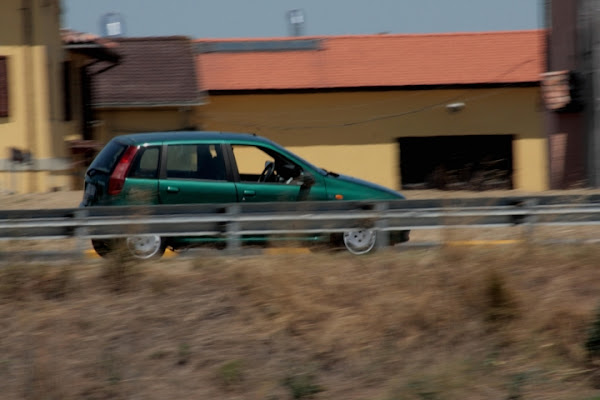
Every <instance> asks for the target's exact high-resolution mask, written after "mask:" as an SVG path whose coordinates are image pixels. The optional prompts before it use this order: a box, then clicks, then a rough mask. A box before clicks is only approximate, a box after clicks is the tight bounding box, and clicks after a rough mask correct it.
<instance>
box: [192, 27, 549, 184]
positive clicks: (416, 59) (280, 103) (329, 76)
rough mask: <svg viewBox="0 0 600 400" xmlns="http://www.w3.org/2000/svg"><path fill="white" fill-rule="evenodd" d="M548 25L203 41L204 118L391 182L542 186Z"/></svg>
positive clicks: (210, 124) (206, 123)
mask: <svg viewBox="0 0 600 400" xmlns="http://www.w3.org/2000/svg"><path fill="white" fill-rule="evenodd" d="M543 35H544V32H543V31H515V32H488V33H470V34H469V33H468V34H436V35H370V36H342V37H305V38H284V39H255V40H237V39H236V40H199V41H197V43H196V46H197V53H198V55H197V68H198V79H199V87H200V88H201V89H203V90H206V91H207V92H208V94H209V102H208V104H207V105H204V106H201V107H198V108H197V112H198V117H197V118H198V121H200V123H201V125H202V127H203V128H204V129H207V130H225V131H242V132H254V133H257V134H259V135H262V136H266V137H268V138H271V139H273V140H275V141H277V142H279V143H281V144H283V145H284V146H286V147H288V148H290V150H292V151H294V152H296V153H298V154H299V155H301V156H303V157H304V158H306V159H308V160H309V161H311V162H312V163H314V164H316V165H319V166H322V167H323V168H326V169H328V170H333V171H336V172H339V173H344V174H349V175H354V176H357V177H360V178H364V179H367V180H371V181H374V182H377V183H380V184H383V185H385V186H388V187H390V188H394V189H403V190H406V189H411V188H432V187H438V188H445V189H475V190H480V189H492V188H514V189H521V190H527V191H541V190H545V189H547V188H548V160H547V140H546V137H545V133H544V128H543V123H542V112H541V111H542V110H541V107H540V104H539V103H540V102H539V97H540V89H539V79H540V73H541V72H542V71H543V64H544V61H543V60H544V53H543Z"/></svg>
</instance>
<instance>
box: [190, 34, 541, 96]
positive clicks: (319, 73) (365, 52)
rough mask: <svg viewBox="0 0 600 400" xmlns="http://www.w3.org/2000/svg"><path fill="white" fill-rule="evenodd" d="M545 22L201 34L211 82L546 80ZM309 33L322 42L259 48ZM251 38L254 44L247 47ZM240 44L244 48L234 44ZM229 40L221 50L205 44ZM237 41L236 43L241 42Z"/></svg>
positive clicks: (201, 62) (342, 84)
mask: <svg viewBox="0 0 600 400" xmlns="http://www.w3.org/2000/svg"><path fill="white" fill-rule="evenodd" d="M544 35H545V31H544V30H528V31H502V32H481V33H446V34H414V35H368V36H328V37H294V38H276V39H226V40H220V39H201V40H197V41H196V43H197V45H198V46H199V49H200V51H199V52H198V55H197V61H198V62H197V70H198V79H199V86H200V87H201V88H202V89H204V90H255V89H311V88H352V87H381V86H413V85H455V84H487V83H489V84H494V83H525V82H539V80H540V73H542V72H543V69H544V64H545V63H544V59H545V49H544ZM298 40H307V41H311V40H312V41H317V42H319V43H320V46H319V47H320V49H316V50H299V49H296V50H287V51H286V50H282V49H281V48H279V49H275V50H273V49H272V50H271V51H268V50H262V51H256V50H255V51H252V46H253V45H254V48H256V46H255V44H256V43H260V42H263V43H265V44H267V45H275V46H279V47H281V46H285V43H286V42H289V43H290V44H293V42H294V41H298ZM244 43H247V44H248V48H247V49H245V50H240V48H239V46H240V45H241V46H243V45H244ZM232 44H233V45H236V44H237V46H238V48H237V51H231V49H230V50H227V49H226V47H227V46H231V45H232ZM215 45H221V49H220V50H217V51H205V52H203V51H202V50H201V49H202V48H207V47H208V48H210V46H213V47H214V46H215ZM234 47H235V46H234Z"/></svg>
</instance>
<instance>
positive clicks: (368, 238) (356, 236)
mask: <svg viewBox="0 0 600 400" xmlns="http://www.w3.org/2000/svg"><path fill="white" fill-rule="evenodd" d="M375 239H377V235H376V233H375V231H373V230H370V229H357V230H355V231H346V232H344V245H346V249H348V251H349V252H350V253H352V254H366V253H368V252H370V251H371V250H373V247H375Z"/></svg>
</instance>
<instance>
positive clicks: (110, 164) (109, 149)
mask: <svg viewBox="0 0 600 400" xmlns="http://www.w3.org/2000/svg"><path fill="white" fill-rule="evenodd" d="M126 148H127V146H126V145H124V144H123V143H119V142H118V141H116V140H113V141H110V142H108V144H107V145H106V146H104V148H103V149H102V150H101V151H100V153H98V155H97V156H96V158H95V159H94V161H93V162H92V164H91V165H90V168H89V170H90V171H92V170H95V171H100V172H105V173H107V174H108V173H110V172H111V171H112V170H113V168H114V167H115V165H116V164H117V161H119V159H120V158H121V155H122V154H123V152H124V151H125V149H126Z"/></svg>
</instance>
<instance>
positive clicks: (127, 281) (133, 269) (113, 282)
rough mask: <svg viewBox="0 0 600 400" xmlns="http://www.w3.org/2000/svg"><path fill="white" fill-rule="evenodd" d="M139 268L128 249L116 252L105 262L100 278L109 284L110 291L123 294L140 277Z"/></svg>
mask: <svg viewBox="0 0 600 400" xmlns="http://www.w3.org/2000/svg"><path fill="white" fill-rule="evenodd" d="M138 266H139V265H138V262H136V260H134V259H133V258H132V257H131V256H129V253H128V252H127V250H126V249H119V250H115V252H114V253H113V254H112V256H111V257H109V258H107V259H106V260H104V262H103V264H102V273H101V275H100V276H101V278H102V279H104V280H105V281H106V282H107V283H108V285H109V288H110V290H112V291H114V292H123V291H125V290H127V289H128V288H130V287H131V285H132V284H133V283H134V282H135V281H136V278H138V277H139V275H140V272H139V269H138Z"/></svg>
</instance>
